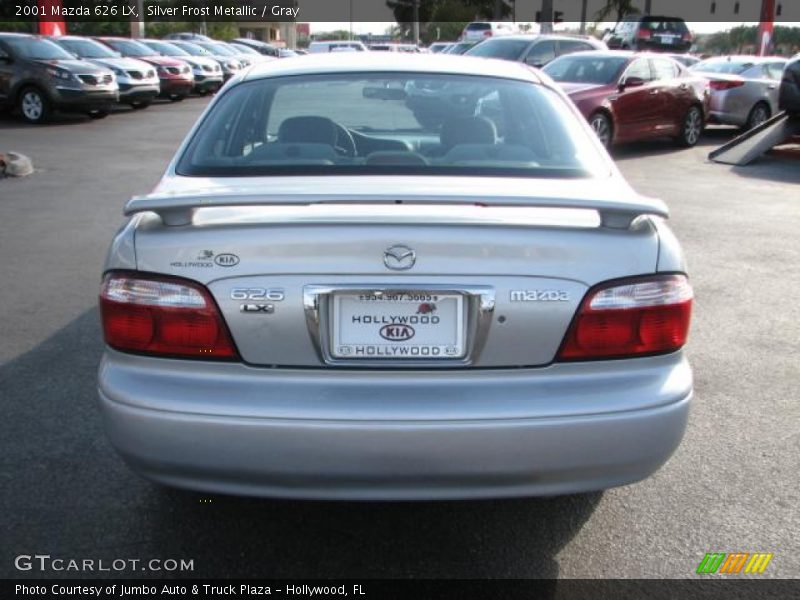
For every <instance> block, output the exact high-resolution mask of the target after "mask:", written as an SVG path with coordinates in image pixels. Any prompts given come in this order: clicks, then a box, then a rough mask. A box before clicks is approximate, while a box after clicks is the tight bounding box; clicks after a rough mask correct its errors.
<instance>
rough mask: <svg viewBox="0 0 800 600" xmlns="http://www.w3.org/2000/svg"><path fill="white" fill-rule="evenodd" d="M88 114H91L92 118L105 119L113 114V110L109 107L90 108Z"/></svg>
mask: <svg viewBox="0 0 800 600" xmlns="http://www.w3.org/2000/svg"><path fill="white" fill-rule="evenodd" d="M86 114H87V115H89V118H90V119H96V120H99V119H105V118H106V117H107V116H108V115H109V114H111V111H110V110H108V109H107V108H99V109H97V110H90V111H89V112H88V113H86Z"/></svg>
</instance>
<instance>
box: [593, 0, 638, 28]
mask: <svg viewBox="0 0 800 600" xmlns="http://www.w3.org/2000/svg"><path fill="white" fill-rule="evenodd" d="M638 12H639V9H638V8H636V7H635V6H634V5H633V0H606V5H605V6H604V7H603V8H601V9H600V10H598V11H597V13H596V14H595V16H594V18H595V20H596V21H597V22H598V23H602V22H603V21H608V17H610V16H611V15H612V14H616V17H617V23H619V22H620V21H622V19H624V18H625V17H626V16H627V15H632V14H636V13H638Z"/></svg>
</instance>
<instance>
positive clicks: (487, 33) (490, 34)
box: [483, 29, 492, 37]
mask: <svg viewBox="0 0 800 600" xmlns="http://www.w3.org/2000/svg"><path fill="white" fill-rule="evenodd" d="M483 37H492V30H491V29H487V30H486V31H484V32H483Z"/></svg>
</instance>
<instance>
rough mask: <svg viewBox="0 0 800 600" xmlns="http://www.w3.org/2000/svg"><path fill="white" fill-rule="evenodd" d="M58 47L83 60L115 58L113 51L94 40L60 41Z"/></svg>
mask: <svg viewBox="0 0 800 600" xmlns="http://www.w3.org/2000/svg"><path fill="white" fill-rule="evenodd" d="M56 43H57V44H58V45H60V46H62V47H64V48H66V49H67V50H69V51H70V52H72V53H73V54H76V55H78V56H80V57H81V58H115V57H116V56H117V55H116V54H114V51H113V50H109V48H108V46H104V45H103V44H101V43H99V42H95V41H94V40H64V39H59V40H58V41H57V42H56Z"/></svg>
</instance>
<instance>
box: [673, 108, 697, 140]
mask: <svg viewBox="0 0 800 600" xmlns="http://www.w3.org/2000/svg"><path fill="white" fill-rule="evenodd" d="M702 133H703V112H702V111H701V110H700V109H699V108H698V107H697V106H692V107H690V108H689V110H688V111H686V115H685V116H684V117H683V121H682V122H681V132H680V135H679V136H678V137H677V139H676V142H677V143H678V145H679V146H680V147H682V148H691V147H692V146H694V145H696V144H697V142H698V141H699V140H700V135H701V134H702Z"/></svg>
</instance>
